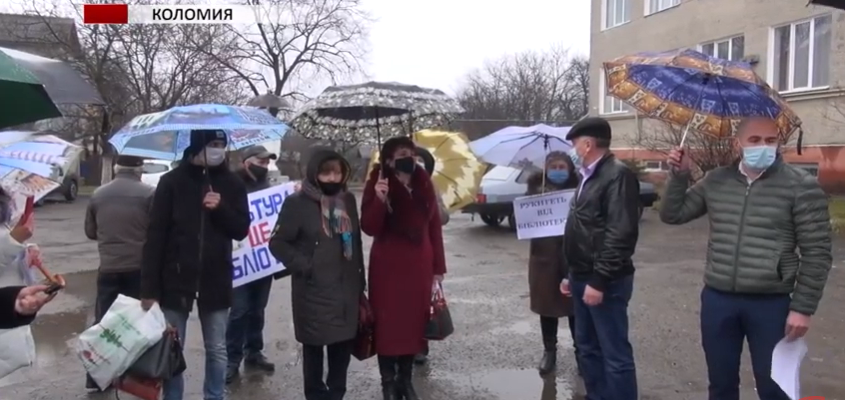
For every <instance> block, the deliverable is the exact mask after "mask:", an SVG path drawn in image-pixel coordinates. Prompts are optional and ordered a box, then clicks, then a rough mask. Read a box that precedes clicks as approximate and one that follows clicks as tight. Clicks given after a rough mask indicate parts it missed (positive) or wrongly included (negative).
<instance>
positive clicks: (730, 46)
mask: <svg viewBox="0 0 845 400" xmlns="http://www.w3.org/2000/svg"><path fill="white" fill-rule="evenodd" d="M698 51H700V52H702V53H704V54H707V55H708V56H711V57H716V58H721V59H723V60H731V61H742V58H743V57H745V36H734V37H732V38H729V39H723V40H714V41H712V42H707V43H702V44H700V45H699V46H698Z"/></svg>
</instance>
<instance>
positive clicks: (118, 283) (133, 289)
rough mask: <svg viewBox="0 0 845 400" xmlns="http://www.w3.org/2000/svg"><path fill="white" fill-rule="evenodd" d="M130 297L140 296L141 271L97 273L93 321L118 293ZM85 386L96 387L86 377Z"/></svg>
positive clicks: (100, 316) (112, 301)
mask: <svg viewBox="0 0 845 400" xmlns="http://www.w3.org/2000/svg"><path fill="white" fill-rule="evenodd" d="M121 294H122V295H124V296H129V297H132V298H136V299H138V298H140V297H141V271H130V272H106V273H99V274H97V298H96V299H95V300H94V323H95V324H96V323H99V322H100V320H101V319H103V317H104V316H105V315H106V312H107V311H108V310H109V307H111V305H112V303H114V301H115V300H117V296H118V295H121ZM85 387H86V388H89V389H96V388H97V384H96V383H94V381H93V380H91V377H87V379H86V384H85Z"/></svg>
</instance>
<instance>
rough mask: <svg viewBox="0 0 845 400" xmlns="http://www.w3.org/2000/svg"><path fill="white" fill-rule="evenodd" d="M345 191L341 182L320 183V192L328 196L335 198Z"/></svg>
mask: <svg viewBox="0 0 845 400" xmlns="http://www.w3.org/2000/svg"><path fill="white" fill-rule="evenodd" d="M341 190H343V184H342V183H340V182H320V191H322V192H323V194H324V195H326V196H334V195H336V194H338V193H340V191H341Z"/></svg>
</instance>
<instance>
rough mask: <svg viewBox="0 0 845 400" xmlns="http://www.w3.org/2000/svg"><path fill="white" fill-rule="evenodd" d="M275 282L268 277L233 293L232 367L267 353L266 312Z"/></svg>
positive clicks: (228, 347)
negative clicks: (265, 340) (265, 337)
mask: <svg viewBox="0 0 845 400" xmlns="http://www.w3.org/2000/svg"><path fill="white" fill-rule="evenodd" d="M272 285H273V278H272V277H269V276H268V277H266V278H261V279H259V280H257V281H252V282H250V283H247V284H245V285H242V286H238V287H236V288H235V289H234V290H233V291H232V309H231V310H230V311H229V326H228V327H227V328H226V353H227V356H228V361H229V367H234V368H237V367H238V366H239V365H240V364H241V361H242V360H243V359H244V354H246V358H247V359H249V358H250V357H255V356H258V355H260V354H261V351H262V350H264V334H263V331H264V309H265V308H266V307H267V302H268V300H269V299H270V287H271V286H272Z"/></svg>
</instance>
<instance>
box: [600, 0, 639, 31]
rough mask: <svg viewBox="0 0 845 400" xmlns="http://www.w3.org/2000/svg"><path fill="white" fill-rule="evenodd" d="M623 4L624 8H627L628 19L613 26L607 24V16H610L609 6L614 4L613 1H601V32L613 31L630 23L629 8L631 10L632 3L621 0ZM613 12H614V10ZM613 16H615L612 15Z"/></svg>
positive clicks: (628, 0)
mask: <svg viewBox="0 0 845 400" xmlns="http://www.w3.org/2000/svg"><path fill="white" fill-rule="evenodd" d="M622 1H624V2H625V5H624V7H625V8H628V18H627V19H625V20H624V21H622V22H619V23H615V24H613V25H610V24H608V16H609V15H610V8H611V7H610V6H611V4H614V5H615V4H616V2H615V0H601V30H603V31H606V30H608V29H613V28H616V27H619V26H622V25H625V24H627V23H629V22H631V11H630V10H631V8H632V3H631V2H632V1H633V0H622ZM614 11H615V10H614ZM614 15H615V14H614Z"/></svg>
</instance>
